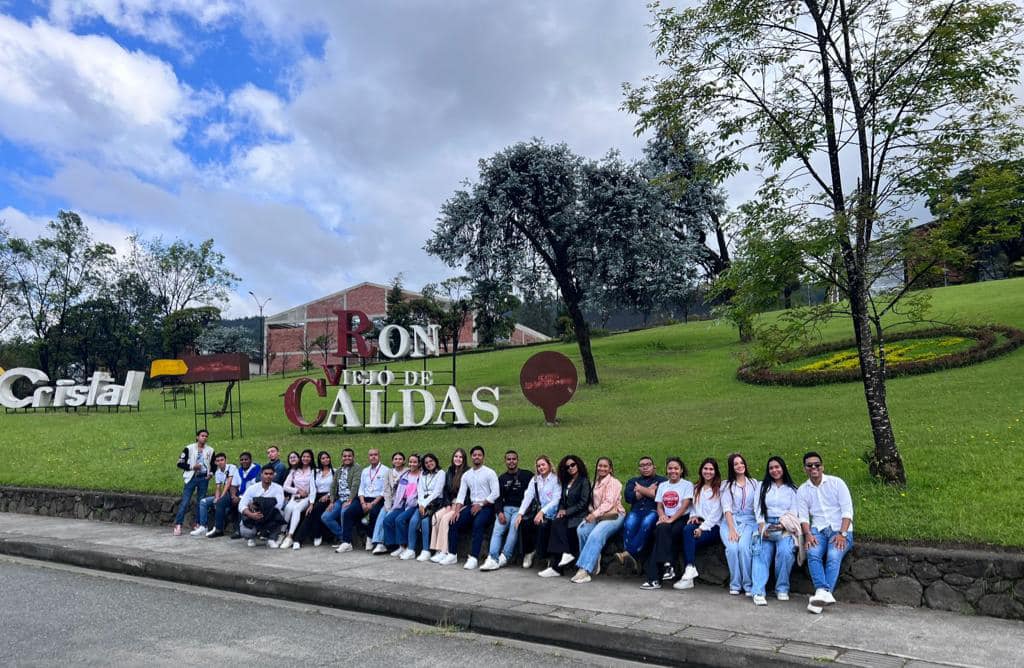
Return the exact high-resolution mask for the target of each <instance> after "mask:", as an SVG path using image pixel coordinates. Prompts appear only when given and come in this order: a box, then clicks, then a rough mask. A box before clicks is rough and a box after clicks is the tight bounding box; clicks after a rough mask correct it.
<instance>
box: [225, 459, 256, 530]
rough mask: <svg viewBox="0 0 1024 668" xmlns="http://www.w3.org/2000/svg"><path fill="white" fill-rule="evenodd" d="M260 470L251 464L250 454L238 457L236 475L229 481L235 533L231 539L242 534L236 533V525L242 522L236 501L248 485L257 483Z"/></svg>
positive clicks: (240, 511)
mask: <svg viewBox="0 0 1024 668" xmlns="http://www.w3.org/2000/svg"><path fill="white" fill-rule="evenodd" d="M262 468H263V467H262V466H260V465H259V464H254V463H253V461H252V453H251V452H243V453H242V454H240V455H238V475H237V476H236V477H235V478H234V479H232V481H231V508H232V509H233V510H234V522H235V532H234V533H233V534H232V535H231V538H232V539H238V538H241V537H242V534H241V533H240V532H239V531H238V525H239V523H240V522H241V521H242V509H241V508H239V507H238V500H239V499H240V498H241V497H242V495H243V494H245V490H246V489H248V488H249V485H255V484H258V483H259V479H260V471H261V470H262Z"/></svg>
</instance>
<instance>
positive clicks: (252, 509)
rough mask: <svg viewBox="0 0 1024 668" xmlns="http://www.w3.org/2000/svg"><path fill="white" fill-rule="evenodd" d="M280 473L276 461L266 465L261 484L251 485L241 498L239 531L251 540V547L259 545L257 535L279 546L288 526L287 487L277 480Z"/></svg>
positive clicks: (268, 544) (271, 545)
mask: <svg viewBox="0 0 1024 668" xmlns="http://www.w3.org/2000/svg"><path fill="white" fill-rule="evenodd" d="M276 474H277V470H276V469H275V468H274V466H273V464H266V465H264V467H263V468H262V469H261V470H260V481H259V483H257V484H255V485H249V486H248V487H247V488H246V489H245V494H243V495H242V498H241V499H239V500H238V507H239V508H240V509H241V512H242V523H241V525H240V526H239V531H240V532H241V533H242V537H243V538H247V539H248V541H247V543H248V545H249V547H255V546H256V539H257V538H267V539H269V541H268V543H267V547H275V546H276V545H277V540H278V538H279V537H280V535H281V532H282V530H283V529H284V515H282V514H281V509H282V508H284V488H283V487H281V485H278V484H277V483H276V482H274V476H275V475H276Z"/></svg>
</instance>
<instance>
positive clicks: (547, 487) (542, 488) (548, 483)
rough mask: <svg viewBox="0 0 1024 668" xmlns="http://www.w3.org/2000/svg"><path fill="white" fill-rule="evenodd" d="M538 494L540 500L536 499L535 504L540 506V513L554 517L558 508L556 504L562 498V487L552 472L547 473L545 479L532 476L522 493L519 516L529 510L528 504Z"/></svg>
mask: <svg viewBox="0 0 1024 668" xmlns="http://www.w3.org/2000/svg"><path fill="white" fill-rule="evenodd" d="M538 494H539V495H540V498H539V499H537V502H538V503H539V504H540V511H541V512H542V513H544V515H546V516H548V517H550V516H551V515H554V514H555V510H556V509H557V508H558V502H559V501H560V500H561V498H562V485H561V483H559V482H558V476H557V475H555V473H554V471H549V472H548V477H546V478H544V477H541V476H539V475H535V476H533V480H531V481H530V486H529V487H527V488H526V491H525V492H524V493H523V502H522V503H521V504H519V514H520V515H523V514H524V513H526V511H527V510H529V509H530V504H532V503H533V500H534V498H535V497H536V496H537V495H538Z"/></svg>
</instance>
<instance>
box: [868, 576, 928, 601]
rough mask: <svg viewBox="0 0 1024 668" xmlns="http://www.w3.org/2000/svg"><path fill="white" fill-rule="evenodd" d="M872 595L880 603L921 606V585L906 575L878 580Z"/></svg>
mask: <svg viewBox="0 0 1024 668" xmlns="http://www.w3.org/2000/svg"><path fill="white" fill-rule="evenodd" d="M871 595H872V597H873V598H874V599H875V600H876V601H878V602H879V603H889V604H891V605H909V606H913V607H917V606H919V605H921V583H920V582H918V581H917V580H915V579H914V578H912V577H907V576H906V575H898V576H896V577H892V578H885V579H882V580H876V581H875V582H874V584H873V585H872V586H871Z"/></svg>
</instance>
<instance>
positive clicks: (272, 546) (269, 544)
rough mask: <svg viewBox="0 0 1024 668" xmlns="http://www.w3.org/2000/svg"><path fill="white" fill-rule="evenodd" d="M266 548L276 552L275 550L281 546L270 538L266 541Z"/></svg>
mask: <svg viewBox="0 0 1024 668" xmlns="http://www.w3.org/2000/svg"><path fill="white" fill-rule="evenodd" d="M267 547H268V548H270V549H271V550H276V549H277V548H279V547H281V544H280V543H278V542H277V541H276V540H274V539H273V538H271V539H270V540H268V541H267Z"/></svg>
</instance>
